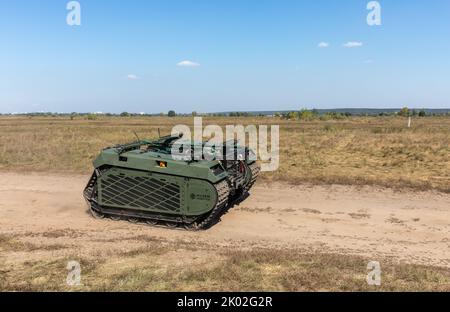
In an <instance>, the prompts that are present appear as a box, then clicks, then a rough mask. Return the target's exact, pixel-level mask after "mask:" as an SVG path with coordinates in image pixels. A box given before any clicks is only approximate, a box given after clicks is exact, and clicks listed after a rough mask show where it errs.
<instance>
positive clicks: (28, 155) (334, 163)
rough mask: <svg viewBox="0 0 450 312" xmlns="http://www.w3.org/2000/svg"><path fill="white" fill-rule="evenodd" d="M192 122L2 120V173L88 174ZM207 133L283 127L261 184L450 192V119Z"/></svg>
mask: <svg viewBox="0 0 450 312" xmlns="http://www.w3.org/2000/svg"><path fill="white" fill-rule="evenodd" d="M177 124H186V125H189V126H192V125H193V119H192V118H187V117H186V118H178V117H177V118H168V117H129V118H116V117H109V118H108V117H100V118H99V119H98V120H85V119H83V118H82V117H78V119H75V120H70V118H68V117H67V118H61V117H32V118H27V117H0V131H1V136H0V170H3V171H5V170H8V171H46V172H49V171H50V172H68V173H88V172H90V171H91V170H92V165H91V162H92V160H93V159H94V158H95V156H96V155H97V154H98V152H99V151H100V150H101V149H102V148H103V147H106V146H111V145H114V144H117V143H124V142H128V141H132V140H135V137H134V135H133V131H136V132H137V133H138V134H139V135H140V136H141V137H142V138H154V137H157V135H158V128H160V129H161V133H163V134H169V133H170V131H171V129H172V127H173V126H174V125H177ZM203 124H204V125H208V124H218V125H220V126H224V125H228V124H243V125H248V124H256V125H261V124H264V125H271V124H279V125H280V132H281V133H280V158H281V161H280V168H279V170H278V171H276V172H273V173H265V174H263V175H262V180H265V181H287V182H290V183H293V184H301V183H312V184H343V185H378V186H386V187H393V188H414V189H420V190H430V189H434V190H438V191H442V192H447V193H448V192H450V117H448V116H447V117H426V118H415V119H413V123H412V128H410V129H408V128H407V127H406V125H407V120H406V118H402V117H353V118H347V119H343V120H329V121H322V120H313V121H288V120H281V119H278V118H265V117H260V118H256V117H255V118H225V117H223V118H221V117H217V118H205V119H204V122H203Z"/></svg>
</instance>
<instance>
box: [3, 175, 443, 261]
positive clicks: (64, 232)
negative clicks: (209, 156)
mask: <svg viewBox="0 0 450 312" xmlns="http://www.w3.org/2000/svg"><path fill="white" fill-rule="evenodd" d="M87 180H88V176H80V175H75V176H68V175H47V174H16V173H1V174H0V196H1V200H0V234H2V235H8V236H12V237H15V238H17V239H20V240H21V241H23V242H29V243H33V244H38V245H51V244H60V245H64V246H65V247H66V248H63V249H61V250H56V251H55V250H51V251H46V250H39V251H36V252H31V253H27V255H26V257H27V259H28V260H38V259H40V258H42V257H46V256H47V254H48V253H54V252H60V253H68V254H69V253H73V252H77V253H80V254H83V255H92V256H95V254H98V253H101V252H104V251H105V249H108V251H109V252H111V251H114V250H116V251H119V250H120V251H126V250H132V249H133V248H138V247H139V244H141V243H142V242H140V241H133V240H130V238H132V237H136V236H139V235H141V236H142V235H145V236H148V237H154V238H158V239H160V238H162V239H164V240H166V241H170V242H173V241H175V242H176V241H180V240H182V241H185V242H186V241H187V242H192V243H197V242H198V243H202V244H203V243H205V244H208V245H210V246H219V245H220V246H235V247H238V248H243V249H251V248H258V247H266V246H267V247H281V248H299V249H305V250H306V251H311V252H316V251H321V252H335V253H345V254H356V255H363V256H367V257H371V258H373V260H377V258H379V257H384V258H386V257H388V258H391V259H392V260H394V261H398V262H406V263H417V264H429V265H438V266H444V267H450V195H449V194H442V193H436V192H423V193H414V192H394V191H392V190H385V189H378V188H373V187H364V188H354V187H346V186H345V187H344V186H330V187H325V186H314V187H308V186H295V187H294V186H289V185H286V184H271V185H258V186H256V187H255V188H254V190H253V192H252V195H251V197H250V198H249V199H247V200H246V201H245V202H243V203H242V204H241V205H240V206H238V207H235V208H234V209H233V210H231V211H230V212H229V213H228V214H227V215H225V216H224V217H223V218H222V222H221V223H219V224H218V225H216V226H215V227H214V228H213V229H211V230H209V231H207V232H198V233H197V232H186V231H178V230H166V229H160V228H152V227H149V226H146V225H135V224H129V223H127V222H114V221H109V220H94V219H93V218H91V217H90V215H89V214H88V213H87V211H86V205H85V203H84V201H83V199H82V196H81V194H82V190H83V187H84V186H85V184H86V182H87ZM23 256H24V254H21V253H17V252H15V253H7V254H3V255H0V257H2V258H3V260H4V261H8V262H14V261H15V260H18V259H21V260H22V261H23V260H24V259H23Z"/></svg>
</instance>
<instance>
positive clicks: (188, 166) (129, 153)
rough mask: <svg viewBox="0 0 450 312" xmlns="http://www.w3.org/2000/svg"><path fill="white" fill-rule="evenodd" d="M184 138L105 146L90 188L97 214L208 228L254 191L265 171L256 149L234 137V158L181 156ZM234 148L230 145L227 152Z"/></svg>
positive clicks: (87, 195)
mask: <svg viewBox="0 0 450 312" xmlns="http://www.w3.org/2000/svg"><path fill="white" fill-rule="evenodd" d="M179 138H180V137H178V136H167V137H163V138H160V139H158V140H155V141H138V142H134V143H130V144H126V145H118V146H114V147H110V148H106V149H104V150H103V151H102V152H101V154H100V155H99V156H98V157H97V159H96V160H95V161H94V167H95V171H94V173H93V175H92V177H91V179H90V180H89V183H88V185H87V186H86V188H85V190H84V198H85V199H86V201H87V203H88V205H89V208H90V210H91V213H92V215H93V216H94V217H96V218H104V217H108V218H110V219H113V220H121V219H125V220H128V221H130V222H133V223H136V222H145V223H147V224H149V225H154V226H165V227H169V228H176V227H183V228H186V229H189V230H205V229H208V228H210V227H211V226H213V225H214V224H216V223H217V222H218V221H219V220H220V218H221V216H222V215H223V214H224V213H226V211H227V210H228V209H229V208H230V207H231V206H232V205H233V204H235V203H236V202H238V201H241V200H243V199H245V198H246V197H247V196H248V194H249V191H250V189H251V187H252V186H253V184H254V183H255V181H256V179H257V177H258V174H259V171H260V167H259V166H258V164H257V163H256V161H254V160H250V159H251V158H252V157H249V156H250V155H251V153H252V151H251V150H249V149H248V148H241V147H239V146H238V145H237V143H236V142H234V143H233V145H232V147H233V148H232V152H233V154H234V156H235V158H232V159H234V160H206V159H205V157H202V158H201V159H200V160H188V161H185V160H175V159H174V158H173V157H172V154H171V150H172V146H173V144H174V142H176V141H177V140H178V139H179ZM203 144H204V143H203ZM202 146H204V145H202ZM192 148H194V146H192ZM229 151H230V149H226V144H224V147H223V154H222V155H226V152H228V153H229ZM237 154H239V155H237ZM242 154H245V155H242ZM225 159H230V158H229V157H226V158H225ZM236 159H237V160H236Z"/></svg>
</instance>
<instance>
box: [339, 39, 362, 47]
mask: <svg viewBox="0 0 450 312" xmlns="http://www.w3.org/2000/svg"><path fill="white" fill-rule="evenodd" d="M343 46H344V47H345V48H359V47H362V46H363V43H362V42H358V41H349V42H347V43H344V44H343Z"/></svg>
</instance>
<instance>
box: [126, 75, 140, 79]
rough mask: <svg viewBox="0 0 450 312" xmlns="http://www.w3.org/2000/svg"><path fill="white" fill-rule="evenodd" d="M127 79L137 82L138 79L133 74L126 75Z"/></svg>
mask: <svg viewBox="0 0 450 312" xmlns="http://www.w3.org/2000/svg"><path fill="white" fill-rule="evenodd" d="M127 79H128V80H138V79H139V77H138V76H137V75H134V74H128V75H127Z"/></svg>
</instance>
